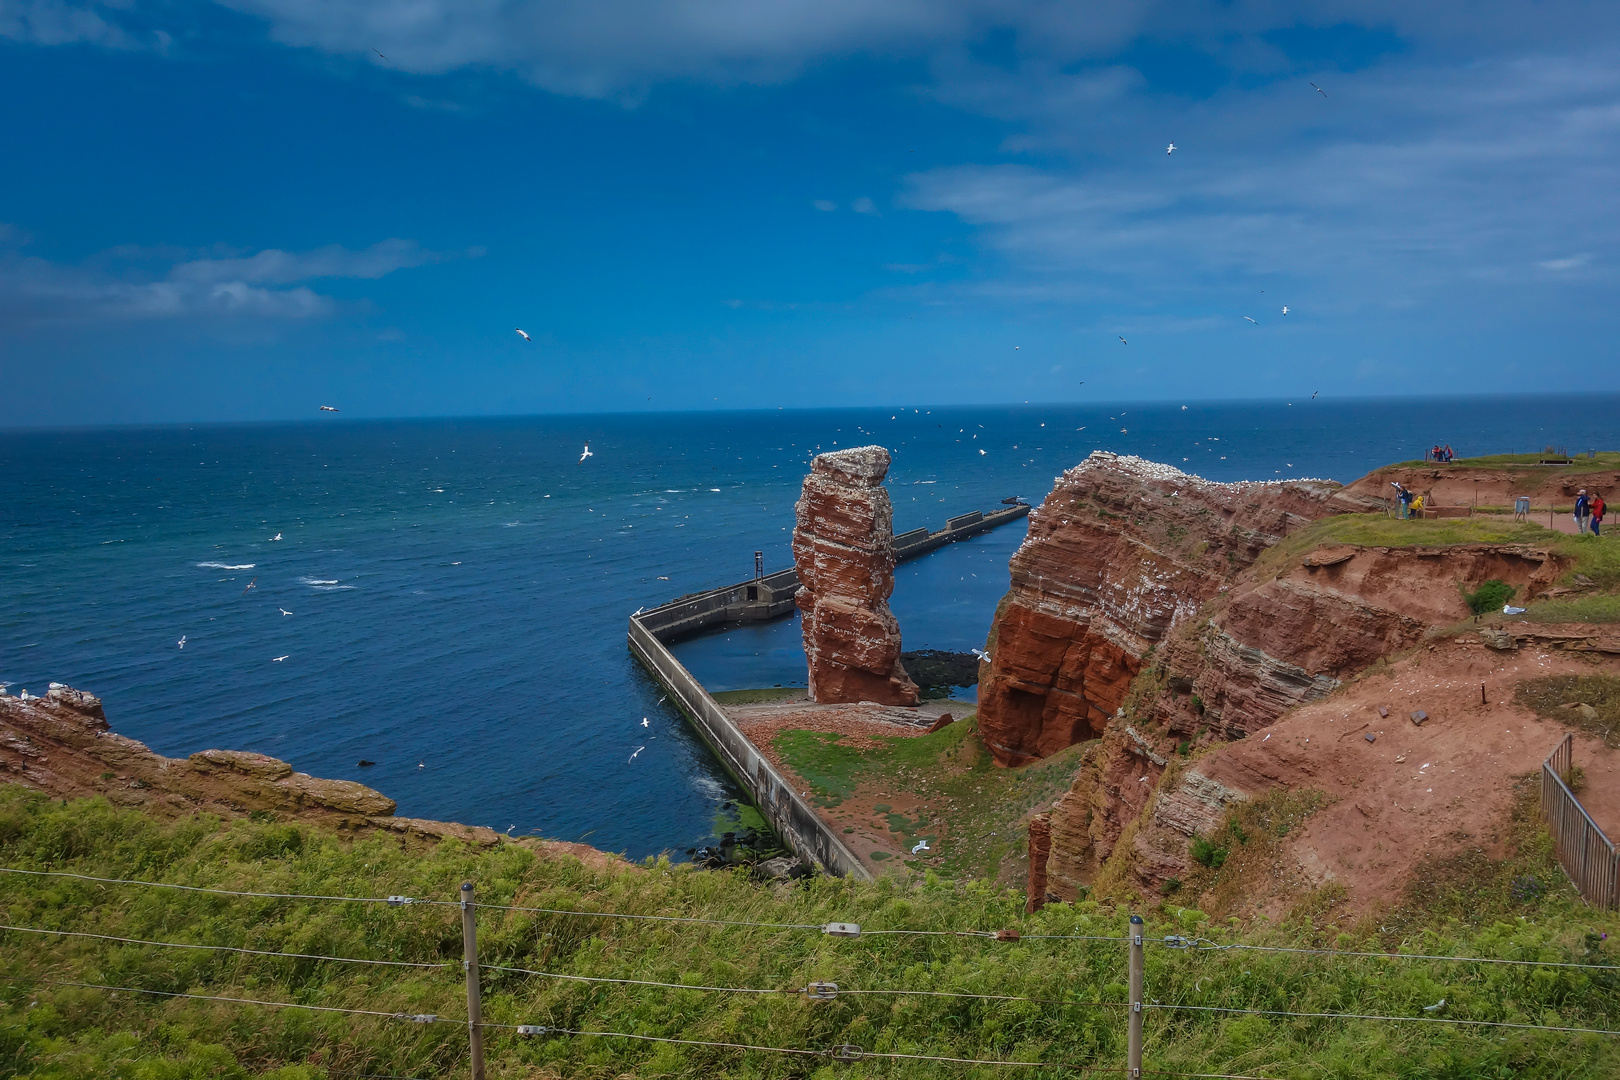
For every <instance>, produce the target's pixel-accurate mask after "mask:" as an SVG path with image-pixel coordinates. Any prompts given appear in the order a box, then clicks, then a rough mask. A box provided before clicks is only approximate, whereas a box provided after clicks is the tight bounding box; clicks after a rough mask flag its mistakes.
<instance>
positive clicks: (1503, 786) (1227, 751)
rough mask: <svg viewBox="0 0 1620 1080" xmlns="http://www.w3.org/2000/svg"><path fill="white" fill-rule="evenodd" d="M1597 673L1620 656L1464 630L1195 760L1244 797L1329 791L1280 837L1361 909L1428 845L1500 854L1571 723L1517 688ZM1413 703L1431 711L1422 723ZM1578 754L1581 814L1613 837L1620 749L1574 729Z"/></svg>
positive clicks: (1618, 815) (1313, 876)
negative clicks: (1511, 819)
mask: <svg viewBox="0 0 1620 1080" xmlns="http://www.w3.org/2000/svg"><path fill="white" fill-rule="evenodd" d="M1595 671H1605V672H1610V673H1613V672H1615V671H1620V664H1617V663H1616V662H1614V661H1613V660H1612V659H1611V660H1609V661H1607V662H1604V663H1602V664H1601V665H1599V664H1597V663H1595V662H1594V661H1592V660H1590V659H1587V658H1583V657H1580V656H1572V655H1570V654H1568V653H1564V652H1561V651H1559V650H1555V649H1546V648H1539V647H1534V646H1528V647H1525V648H1521V649H1519V650H1518V651H1516V652H1513V653H1498V652H1494V651H1492V650H1490V649H1487V648H1485V647H1484V646H1483V645H1481V644H1480V643H1479V642H1478V641H1477V639H1470V638H1469V637H1467V636H1465V637H1463V638H1461V639H1458V640H1456V641H1447V642H1444V643H1441V644H1437V645H1434V646H1432V647H1429V648H1425V649H1423V650H1420V652H1419V653H1418V654H1417V655H1416V656H1414V657H1412V658H1410V659H1406V660H1402V661H1400V662H1398V663H1397V664H1395V665H1393V666H1392V667H1391V668H1390V669H1389V670H1387V671H1385V672H1382V673H1378V674H1374V675H1371V676H1368V677H1366V678H1363V679H1361V680H1359V681H1357V682H1354V683H1352V684H1351V685H1349V686H1348V687H1347V688H1345V689H1344V690H1343V691H1341V692H1339V693H1337V694H1335V695H1333V696H1332V697H1330V698H1328V699H1326V700H1324V701H1320V702H1316V703H1314V704H1311V705H1307V706H1304V707H1302V708H1300V709H1298V710H1295V711H1294V712H1292V713H1290V714H1289V715H1288V716H1286V717H1284V718H1283V719H1282V720H1281V721H1279V722H1278V723H1276V724H1274V725H1272V726H1271V727H1270V728H1267V729H1266V731H1265V732H1264V734H1262V735H1257V736H1255V737H1252V738H1250V739H1247V740H1244V741H1243V742H1240V743H1235V744H1233V745H1232V746H1230V747H1226V748H1223V749H1222V750H1220V751H1218V752H1217V753H1215V754H1212V755H1210V756H1209V757H1207V758H1205V759H1203V761H1202V762H1200V763H1199V764H1198V765H1197V766H1196V767H1197V768H1198V770H1199V771H1200V772H1202V773H1203V774H1204V775H1207V776H1209V777H1210V778H1211V779H1214V780H1216V781H1219V782H1220V783H1223V784H1226V785H1228V786H1231V787H1235V788H1238V789H1240V790H1243V791H1247V792H1249V793H1251V794H1258V793H1260V792H1263V791H1267V790H1271V789H1274V788H1278V787H1287V788H1302V787H1314V788H1319V789H1321V790H1323V791H1325V792H1326V793H1327V794H1328V795H1329V796H1330V797H1331V798H1332V799H1333V800H1334V801H1333V803H1332V805H1330V806H1329V807H1328V808H1327V809H1325V810H1323V811H1320V812H1318V813H1317V814H1316V815H1314V816H1313V817H1312V818H1311V819H1310V820H1309V822H1308V823H1307V824H1306V826H1305V827H1304V828H1303V829H1302V830H1300V832H1299V833H1298V834H1297V835H1296V836H1295V837H1293V838H1292V839H1291V841H1290V843H1289V845H1288V847H1289V850H1291V852H1292V855H1293V856H1294V858H1296V859H1297V860H1298V864H1299V870H1300V873H1301V874H1302V875H1303V876H1304V877H1305V878H1306V879H1307V880H1309V881H1313V882H1315V883H1317V884H1322V883H1325V882H1328V881H1337V882H1339V883H1340V884H1342V885H1343V886H1344V887H1345V888H1346V889H1347V890H1348V891H1349V893H1350V897H1351V901H1352V903H1353V904H1355V905H1356V906H1358V907H1359V906H1363V905H1366V904H1368V903H1374V902H1381V901H1389V900H1392V899H1394V897H1395V895H1396V893H1397V892H1398V889H1399V887H1400V884H1401V882H1402V881H1403V879H1404V878H1405V877H1406V875H1407V873H1408V872H1409V871H1410V870H1411V869H1412V868H1413V867H1415V866H1416V865H1418V864H1419V863H1421V862H1422V861H1424V860H1425V859H1427V858H1429V857H1431V856H1443V855H1448V854H1453V853H1455V852H1456V851H1457V850H1458V849H1460V848H1463V847H1479V848H1483V849H1484V850H1485V851H1486V852H1487V853H1489V854H1491V855H1493V856H1500V855H1501V854H1502V843H1503V840H1504V838H1503V837H1502V836H1501V835H1500V826H1501V824H1502V822H1503V820H1504V815H1505V812H1506V810H1507V808H1508V805H1509V802H1510V800H1511V798H1512V793H1513V789H1514V785H1515V783H1516V778H1518V777H1523V776H1526V775H1531V774H1539V772H1540V769H1541V763H1542V761H1543V760H1544V759H1545V758H1546V756H1547V755H1548V754H1549V753H1551V752H1552V750H1553V749H1554V747H1556V746H1557V744H1558V742H1559V740H1560V739H1562V738H1563V736H1564V732H1565V731H1566V730H1567V729H1566V728H1565V727H1564V726H1563V725H1561V724H1559V723H1557V722H1555V721H1550V720H1542V719H1540V718H1538V717H1537V716H1536V715H1535V714H1534V713H1532V712H1531V711H1530V710H1529V709H1526V708H1524V707H1522V706H1520V705H1518V704H1516V703H1515V702H1514V700H1513V687H1514V685H1515V684H1517V683H1518V682H1520V681H1521V680H1524V679H1528V678H1533V677H1536V676H1541V675H1589V674H1592V673H1594V672H1595ZM1482 687H1483V689H1484V703H1483V704H1482V703H1481V688H1482ZM1380 709H1383V710H1384V711H1385V712H1387V715H1384V714H1383V713H1381V712H1380ZM1413 712H1423V713H1426V714H1427V719H1426V720H1424V722H1423V723H1422V724H1421V726H1420V725H1419V724H1416V723H1414V722H1413V721H1412V719H1411V714H1412V713H1413ZM1368 734H1371V735H1373V737H1374V740H1375V741H1373V742H1368V741H1367V739H1366V736H1367V735H1368ZM1575 760H1576V763H1577V764H1579V765H1580V766H1581V767H1582V768H1583V769H1584V770H1585V771H1586V775H1587V787H1586V790H1585V792H1584V793H1583V799H1584V801H1585V803H1586V805H1587V809H1588V812H1589V813H1591V814H1592V815H1593V818H1594V819H1595V820H1596V821H1598V823H1599V824H1600V826H1602V827H1603V828H1604V829H1605V830H1607V831H1608V832H1609V835H1611V836H1620V753H1617V752H1615V751H1612V750H1609V749H1607V748H1606V747H1604V746H1603V744H1602V743H1601V742H1600V741H1599V740H1597V739H1595V738H1592V737H1590V736H1587V735H1584V734H1581V733H1577V734H1576V750H1575Z"/></svg>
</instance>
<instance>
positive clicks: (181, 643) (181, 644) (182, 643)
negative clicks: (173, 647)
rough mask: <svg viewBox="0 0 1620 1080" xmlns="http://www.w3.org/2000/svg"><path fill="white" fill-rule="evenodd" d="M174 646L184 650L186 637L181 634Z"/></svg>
mask: <svg viewBox="0 0 1620 1080" xmlns="http://www.w3.org/2000/svg"><path fill="white" fill-rule="evenodd" d="M175 644H177V645H179V646H180V647H181V648H182V649H183V648H185V647H186V635H184V634H181V635H180V640H179V641H178V642H176V643H175Z"/></svg>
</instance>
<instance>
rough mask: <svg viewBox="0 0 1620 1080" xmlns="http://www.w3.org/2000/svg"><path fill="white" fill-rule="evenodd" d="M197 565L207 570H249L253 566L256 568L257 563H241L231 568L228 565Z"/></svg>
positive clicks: (206, 563) (201, 563) (209, 563)
mask: <svg viewBox="0 0 1620 1080" xmlns="http://www.w3.org/2000/svg"><path fill="white" fill-rule="evenodd" d="M197 565H198V566H201V567H203V568H204V569H207V570H251V569H253V568H254V567H255V566H257V565H258V564H257V563H242V564H241V565H240V566H232V565H231V564H230V563H222V562H200V563H198V564H197Z"/></svg>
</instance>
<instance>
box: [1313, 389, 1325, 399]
mask: <svg viewBox="0 0 1620 1080" xmlns="http://www.w3.org/2000/svg"><path fill="white" fill-rule="evenodd" d="M1321 392H1322V391H1320V390H1312V391H1311V400H1312V401H1315V400H1316V395H1317V394H1320V393H1321Z"/></svg>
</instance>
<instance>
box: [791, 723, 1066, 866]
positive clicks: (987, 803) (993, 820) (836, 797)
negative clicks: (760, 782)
mask: <svg viewBox="0 0 1620 1080" xmlns="http://www.w3.org/2000/svg"><path fill="white" fill-rule="evenodd" d="M875 741H876V743H877V745H876V746H875V747H868V748H865V749H862V748H859V747H854V746H850V745H847V744H845V743H844V741H843V737H842V736H840V735H836V734H829V733H826V732H816V731H783V732H780V733H779V734H778V735H777V737H776V742H775V746H776V749H777V751H778V752H779V753H780V754H781V755H782V760H783V762H784V763H785V764H786V765H787V766H788V767H789V768H790V769H792V770H793V771H794V772H795V773H797V774H798V775H799V776H800V777H802V778H803V779H804V780H805V781H806V782H808V783H809V784H810V791H811V798H812V800H813V801H814V802H815V803H816V805H817V806H819V807H821V808H822V809H824V810H831V809H835V808H836V807H838V806H839V805H840V804H841V803H843V802H844V801H845V800H846V799H849V798H851V797H852V796H854V795H855V794H856V792H857V791H860V790H863V789H864V790H866V791H868V792H892V791H908V792H913V793H926V799H927V805H928V806H929V807H931V809H930V810H929V811H928V812H926V813H925V812H919V813H918V814H917V815H916V816H915V817H907V816H905V815H901V814H895V813H893V811H892V810H891V808H890V807H889V806H887V805H883V804H879V805H877V806H874V807H873V809H874V810H875V811H876V812H877V813H878V814H880V815H886V816H887V818H888V825H889V828H890V831H891V832H893V833H894V834H895V838H896V843H897V844H898V845H900V846H902V847H904V848H906V849H908V850H909V849H910V848H911V847H912V846H913V845H915V844H916V842H917V841H918V840H927V841H928V843H929V846H930V847H932V848H934V849H935V851H936V853H937V854H935V855H934V856H932V857H930V858H928V859H926V860H916V861H915V863H916V865H919V866H928V867H932V868H933V869H934V870H936V871H937V872H939V873H942V874H946V875H948V876H951V877H961V878H969V877H972V878H984V879H991V880H993V879H995V878H996V876H997V875H998V874H999V873H1000V872H1001V869H1002V863H1003V861H1004V860H1005V859H1006V858H1007V857H1008V856H1009V855H1016V854H1018V853H1019V852H1021V851H1023V850H1024V849H1025V846H1026V838H1025V834H1024V828H1023V826H1022V824H1021V822H1022V820H1023V819H1024V818H1025V816H1027V815H1028V814H1029V813H1030V811H1031V810H1033V809H1034V808H1035V807H1037V806H1039V805H1041V804H1042V803H1050V802H1051V800H1053V799H1055V798H1057V797H1058V796H1059V795H1061V794H1062V793H1063V792H1065V791H1067V790H1068V789H1069V785H1070V784H1071V783H1072V782H1073V780H1074V773H1075V769H1076V767H1077V765H1078V762H1079V759H1080V755H1081V754H1083V753H1084V752H1085V748H1084V746H1073V747H1070V748H1068V749H1066V750H1063V751H1060V752H1059V753H1057V754H1054V755H1052V756H1051V757H1048V758H1044V759H1042V760H1041V761H1039V762H1037V763H1036V764H1034V765H1030V766H1026V767H1025V768H1022V769H1001V768H997V767H996V765H995V763H994V761H993V760H992V758H991V756H990V753H989V751H987V750H986V749H985V748H984V744H983V742H982V741H980V739H979V736H978V723H977V720H976V718H973V717H969V718H967V719H964V720H958V721H957V722H956V723H954V724H951V725H949V726H947V727H944V728H941V729H940V730H939V731H936V732H933V733H932V734H929V735H912V736H905V735H898V736H878V737H876V739H875ZM936 817H938V818H942V819H943V820H944V822H945V826H944V828H940V827H938V826H934V825H932V824H930V822H931V821H932V820H933V819H934V818H936ZM942 838H943V839H942ZM908 865H912V862H908Z"/></svg>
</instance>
